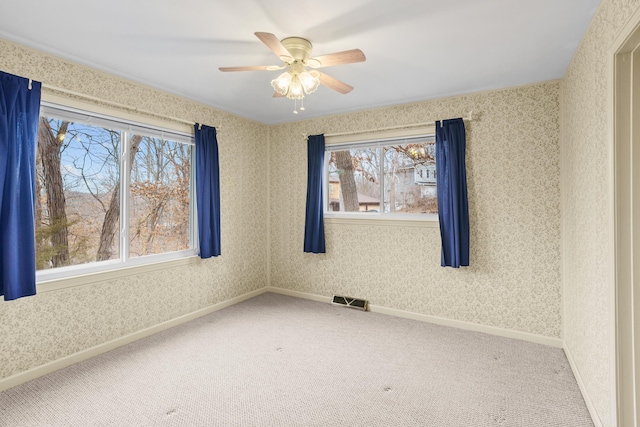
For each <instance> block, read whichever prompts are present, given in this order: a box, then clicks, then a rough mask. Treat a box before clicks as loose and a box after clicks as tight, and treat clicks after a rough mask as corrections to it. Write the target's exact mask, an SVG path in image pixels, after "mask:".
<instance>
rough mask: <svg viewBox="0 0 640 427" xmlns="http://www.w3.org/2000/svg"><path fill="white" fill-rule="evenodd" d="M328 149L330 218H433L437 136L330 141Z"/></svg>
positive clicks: (327, 176)
mask: <svg viewBox="0 0 640 427" xmlns="http://www.w3.org/2000/svg"><path fill="white" fill-rule="evenodd" d="M326 151H327V155H326V160H325V163H326V166H325V181H326V184H327V185H326V186H325V188H328V189H329V191H328V192H325V194H326V196H325V212H326V213H327V214H328V215H329V216H331V215H332V214H338V213H340V214H347V215H353V214H356V213H360V214H367V215H368V216H369V215H370V216H374V217H387V218H389V217H408V216H411V217H429V218H432V217H433V216H434V214H437V212H438V210H437V209H438V208H437V187H436V185H437V182H436V175H435V173H436V165H435V139H434V137H433V135H429V136H421V137H413V138H402V139H388V140H382V141H370V142H359V143H349V144H335V145H327V147H326ZM425 214H426V215H425Z"/></svg>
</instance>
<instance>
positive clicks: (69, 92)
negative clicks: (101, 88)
mask: <svg viewBox="0 0 640 427" xmlns="http://www.w3.org/2000/svg"><path fill="white" fill-rule="evenodd" d="M42 87H43V89H47V91H52V92H59V93H63V94H66V95H72V96H77V97H78V98H82V99H86V100H90V101H96V102H100V103H102V104H107V105H110V106H113V107H117V108H123V109H125V110H129V111H133V112H136V113H142V114H145V115H148V116H152V117H158V118H161V119H167V120H171V121H173V122H178V123H182V124H185V125H188V126H193V125H195V122H192V121H189V120H183V119H180V118H178V117H173V116H167V115H164V114H159V113H154V112H153V111H147V110H142V109H140V108H136V107H131V106H130V105H125V104H121V103H119V102H114V101H108V100H106V99H101V98H98V97H95V96H91V95H86V94H84V93H80V92H75V91H72V90H68V89H63V88H60V87H56V86H51V85H48V84H46V83H42ZM219 130H220V129H219V128H216V131H219Z"/></svg>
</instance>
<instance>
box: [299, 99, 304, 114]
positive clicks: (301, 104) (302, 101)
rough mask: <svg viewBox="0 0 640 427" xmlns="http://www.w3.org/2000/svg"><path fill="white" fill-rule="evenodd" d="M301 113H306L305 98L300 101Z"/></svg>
mask: <svg viewBox="0 0 640 427" xmlns="http://www.w3.org/2000/svg"><path fill="white" fill-rule="evenodd" d="M300 111H304V98H302V99H301V100H300Z"/></svg>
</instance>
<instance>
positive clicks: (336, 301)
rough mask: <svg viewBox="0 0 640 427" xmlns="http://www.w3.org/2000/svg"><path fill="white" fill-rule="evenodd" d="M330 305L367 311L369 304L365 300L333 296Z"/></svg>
mask: <svg viewBox="0 0 640 427" xmlns="http://www.w3.org/2000/svg"><path fill="white" fill-rule="evenodd" d="M331 304H333V305H342V306H345V307H350V308H357V309H358V310H363V311H367V306H368V305H369V303H368V302H367V300H364V299H358V298H351V297H342V296H340V295H334V296H333V299H332V300H331Z"/></svg>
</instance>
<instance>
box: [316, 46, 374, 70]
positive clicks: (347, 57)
mask: <svg viewBox="0 0 640 427" xmlns="http://www.w3.org/2000/svg"><path fill="white" fill-rule="evenodd" d="M366 60H367V58H366V57H365V56H364V52H362V51H361V50H360V49H351V50H345V51H343V52H336V53H329V54H327V55H321V56H316V57H313V58H309V60H308V61H307V64H308V65H309V66H310V67H312V68H319V67H331V66H333V65H340V64H352V63H354V62H364V61H366ZM318 63H319V65H318Z"/></svg>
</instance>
